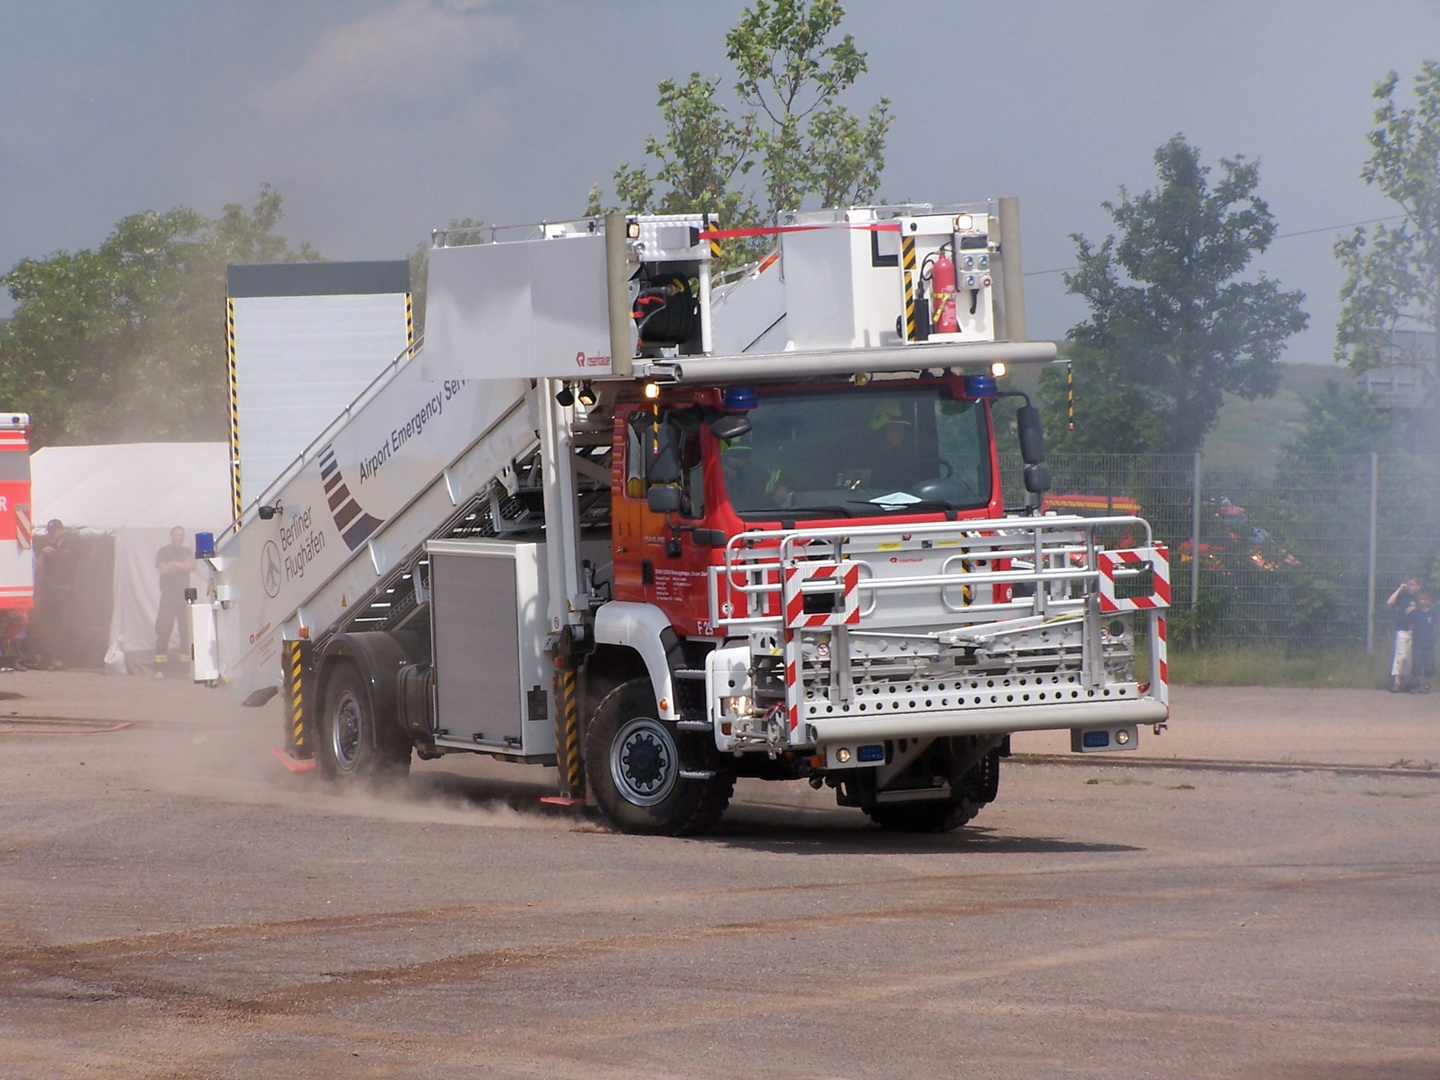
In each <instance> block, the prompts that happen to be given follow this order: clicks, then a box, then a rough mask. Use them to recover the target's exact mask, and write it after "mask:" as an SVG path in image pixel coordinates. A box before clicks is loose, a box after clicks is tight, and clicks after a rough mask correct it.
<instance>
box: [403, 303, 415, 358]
mask: <svg viewBox="0 0 1440 1080" xmlns="http://www.w3.org/2000/svg"><path fill="white" fill-rule="evenodd" d="M405 352H406V355H407V356H414V355H415V315H414V312H413V310H412V307H411V301H410V294H409V293H408V292H407V293H406V294H405Z"/></svg>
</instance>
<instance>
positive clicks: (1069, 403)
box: [1065, 360, 1075, 431]
mask: <svg viewBox="0 0 1440 1080" xmlns="http://www.w3.org/2000/svg"><path fill="white" fill-rule="evenodd" d="M1065 408H1066V411H1067V412H1068V413H1069V421H1070V428H1069V430H1071V431H1074V430H1075V362H1074V361H1073V360H1066V361H1065Z"/></svg>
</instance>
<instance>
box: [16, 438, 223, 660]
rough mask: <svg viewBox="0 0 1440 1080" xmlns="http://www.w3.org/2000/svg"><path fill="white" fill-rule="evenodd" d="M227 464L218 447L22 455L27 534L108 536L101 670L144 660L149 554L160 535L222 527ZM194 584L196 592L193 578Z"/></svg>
mask: <svg viewBox="0 0 1440 1080" xmlns="http://www.w3.org/2000/svg"><path fill="white" fill-rule="evenodd" d="M229 469H230V463H229V452H228V449H227V447H226V445H225V444H224V443H127V444H121V445H116V446H47V447H46V448H45V449H43V450H38V451H36V452H35V453H34V454H32V455H31V456H30V475H31V485H32V490H31V501H32V503H33V505H34V518H33V520H34V521H35V528H36V531H37V532H38V531H39V530H40V529H42V528H44V526H45V522H47V521H49V520H51V519H52V518H59V519H60V520H61V521H63V522H64V523H65V524H66V526H67V527H69V528H75V529H98V530H101V531H104V532H111V533H114V535H115V586H114V604H113V608H112V614H111V618H110V647H109V649H108V650H107V652H106V664H107V666H110V667H112V668H113V669H115V670H120V671H124V670H125V668H124V667H123V666H122V665H123V663H124V654H125V653H127V652H128V653H132V654H144V655H146V656H149V655H150V654H152V653H153V651H154V647H155V615H156V612H157V611H158V610H159V604H160V578H159V574H158V572H157V571H156V569H155V555H156V553H157V552H158V551H159V550H160V549H161V548H162V547H164V546H165V545H166V544H168V543H169V542H170V530H171V529H172V528H173V527H174V526H176V525H179V526H181V527H182V528H183V529H184V530H185V541H186V544H187V545H188V544H193V542H194V537H195V532H196V530H201V531H205V532H215V533H219V532H220V531H221V530H222V529H224V528H225V527H226V525H228V524H229V522H230V475H229ZM194 584H195V585H196V586H197V587H203V585H204V582H203V580H202V579H201V577H200V575H199V573H198V572H197V573H196V574H195V575H194Z"/></svg>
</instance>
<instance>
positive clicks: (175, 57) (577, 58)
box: [0, 0, 1440, 362]
mask: <svg viewBox="0 0 1440 1080" xmlns="http://www.w3.org/2000/svg"><path fill="white" fill-rule="evenodd" d="M742 7H743V3H741V2H732V0H706V2H704V3H702V2H699V0H669V2H667V3H659V2H650V0H588V2H586V0H488V2H484V0H481V2H474V0H344V2H340V0H305V2H304V3H292V2H281V0H246V2H245V3H226V4H221V3H215V2H199V0H169V2H162V0H155V2H150V3H138V2H131V3H124V2H117V0H93V2H81V0H44V2H22V0H6V2H4V3H3V4H0V267H9V266H11V265H13V264H14V263H15V262H17V261H18V260H19V259H21V258H23V257H25V256H40V255H45V254H48V253H50V252H52V251H55V250H58V249H75V248H81V247H90V246H93V245H95V244H97V243H99V242H100V241H101V240H102V239H103V238H104V236H105V234H106V233H107V232H108V231H109V229H110V228H111V226H113V225H114V223H115V222H116V221H117V220H118V219H119V218H121V217H122V216H124V215H125V214H128V213H132V212H135V211H138V210H142V209H152V208H153V209H165V208H169V207H171V206H175V205H188V206H192V207H194V208H196V209H197V210H200V211H202V212H204V213H207V214H215V213H217V212H218V211H219V209H220V207H221V205H222V204H224V203H226V202H235V201H241V202H247V203H248V202H251V201H253V198H254V196H255V193H256V191H257V189H258V187H259V185H260V183H261V182H262V181H268V182H270V183H272V184H274V185H275V186H276V187H277V188H278V189H279V190H280V192H281V193H282V194H283V195H284V197H285V208H286V217H285V221H284V224H283V227H282V231H283V232H284V233H285V234H286V235H287V236H288V237H290V239H291V240H292V241H298V240H309V241H310V242H311V243H313V244H314V245H315V246H316V247H317V248H318V249H319V250H320V251H321V252H323V253H324V254H325V255H327V256H329V257H331V258H338V259H373V258H393V257H400V256H402V255H404V254H405V253H406V252H407V251H408V250H409V249H411V248H412V247H413V246H414V244H415V243H416V242H417V241H418V240H419V239H420V238H422V237H425V236H427V235H428V232H429V230H430V229H431V228H432V227H435V226H443V225H444V224H445V223H447V222H448V221H449V220H450V219H451V218H454V217H465V216H470V217H477V218H483V219H484V220H485V221H487V222H525V221H535V220H539V219H541V218H550V219H555V218H562V217H566V216H571V215H576V214H578V213H579V212H580V210H581V209H582V208H583V206H584V203H585V197H586V193H587V191H588V189H589V187H590V185H591V183H593V182H594V181H596V180H608V178H609V175H610V173H611V172H612V171H613V170H614V168H615V166H616V165H618V164H619V163H620V162H622V161H626V160H629V161H632V162H635V161H639V160H640V158H641V157H642V154H643V146H644V139H645V136H646V135H647V134H648V133H651V132H655V131H656V130H657V129H658V126H659V113H658V110H657V109H656V107H655V84H656V82H657V81H658V80H660V79H662V78H666V77H675V78H678V79H683V78H684V77H686V76H687V75H688V74H689V73H690V72H691V71H695V70H698V71H701V72H704V73H706V74H709V75H724V76H726V84H727V86H728V85H729V82H730V81H731V80H730V72H729V69H728V65H727V62H726V60H725V56H724V34H725V31H726V30H727V29H728V28H729V27H730V26H731V25H732V24H733V23H734V21H735V19H736V17H737V15H738V13H739V11H740V9H741V8H742ZM849 7H850V14H849V17H848V18H847V20H846V28H847V29H849V30H850V31H851V32H852V33H854V35H855V37H856V39H857V41H858V43H859V45H860V47H861V48H863V49H865V50H867V51H868V52H869V55H870V73H869V74H868V75H867V76H865V77H864V78H863V79H862V80H861V82H860V84H859V85H858V87H857V88H856V90H855V91H854V96H853V98H852V103H853V104H854V105H855V106H857V107H859V108H861V109H863V108H865V107H868V105H869V104H870V103H871V102H873V101H874V100H875V99H877V98H879V97H880V96H882V95H884V96H888V97H889V98H891V99H892V101H893V103H894V104H893V111H894V114H895V117H896V120H895V124H894V127H893V129H892V133H891V136H890V140H889V147H888V152H887V167H886V170H885V183H884V194H885V196H886V197H888V198H893V199H900V198H907V199H916V200H925V201H932V202H955V201H968V200H977V199H984V198H987V197H991V196H999V195H1018V196H1019V197H1020V200H1021V207H1022V213H1023V224H1024V240H1025V252H1024V256H1025V266H1026V269H1027V271H1030V272H1036V271H1045V270H1052V269H1056V268H1061V267H1068V266H1070V265H1071V263H1072V262H1073V260H1074V245H1073V244H1072V243H1071V241H1070V240H1069V234H1070V233H1072V232H1077V231H1078V232H1082V233H1084V234H1086V235H1088V236H1091V237H1093V238H1097V239H1098V238H1099V237H1100V236H1102V235H1103V234H1104V231H1105V229H1106V227H1107V225H1108V220H1107V219H1106V217H1105V216H1104V213H1103V211H1102V210H1101V208H1100V203H1101V202H1102V201H1103V200H1105V199H1109V198H1112V197H1114V195H1115V194H1116V190H1117V188H1118V187H1119V186H1120V185H1121V184H1125V185H1127V186H1128V187H1129V188H1131V189H1132V190H1140V189H1143V188H1145V187H1148V186H1150V185H1151V184H1152V183H1153V182H1154V169H1153V164H1152V161H1151V156H1152V154H1153V152H1154V150H1155V148H1156V147H1157V146H1158V145H1160V144H1161V143H1162V142H1164V141H1165V140H1166V139H1168V138H1169V137H1170V136H1171V135H1173V134H1175V133H1176V132H1184V134H1185V135H1186V136H1187V137H1188V138H1189V139H1190V140H1191V141H1192V142H1194V143H1195V144H1196V145H1198V146H1199V147H1200V148H1201V149H1202V150H1203V152H1204V153H1205V155H1206V159H1207V160H1208V161H1211V162H1214V161H1215V160H1216V159H1217V158H1218V157H1220V156H1221V155H1225V156H1233V155H1235V154H1244V155H1246V156H1247V157H1259V158H1260V159H1261V162H1262V166H1261V194H1262V195H1263V196H1264V197H1265V198H1267V199H1268V200H1269V203H1270V207H1271V209H1272V211H1273V212H1274V213H1275V215H1276V217H1277V218H1278V221H1279V225H1280V231H1281V233H1282V234H1284V233H1293V232H1302V231H1307V230H1317V229H1318V230H1322V231H1320V232H1315V233H1310V234H1309V235H1304V236H1296V237H1292V238H1289V239H1280V240H1277V241H1276V243H1275V245H1274V246H1273V247H1272V249H1271V251H1270V253H1269V254H1268V255H1267V256H1266V257H1265V258H1264V261H1263V264H1262V265H1263V269H1264V270H1265V271H1266V272H1267V273H1269V274H1271V275H1272V276H1274V277H1277V278H1279V279H1280V281H1281V282H1282V283H1283V284H1285V285H1286V286H1287V287H1291V288H1301V289H1303V290H1304V291H1305V292H1306V294H1307V297H1308V298H1307V301H1306V309H1307V310H1308V311H1309V312H1310V314H1311V324H1312V329H1311V330H1310V331H1308V332H1307V333H1306V334H1304V335H1303V336H1302V337H1301V338H1298V339H1296V341H1295V342H1294V344H1293V345H1292V347H1291V349H1290V353H1289V355H1288V356H1287V359H1290V360H1296V361H1309V362H1328V360H1329V357H1330V349H1331V341H1332V338H1333V329H1334V321H1335V315H1336V310H1337V306H1338V304H1337V300H1336V291H1337V289H1338V287H1339V285H1340V281H1341V276H1340V273H1339V271H1338V269H1337V267H1336V265H1335V262H1334V260H1333V258H1332V257H1331V254H1330V247H1331V244H1332V242H1333V240H1334V232H1333V231H1323V230H1325V227H1327V226H1333V225H1337V224H1341V223H1345V222H1354V221H1359V220H1363V219H1367V218H1374V217H1377V216H1381V215H1385V214H1388V213H1391V212H1392V211H1391V210H1390V209H1389V207H1388V204H1387V203H1386V202H1385V201H1384V200H1383V199H1381V198H1380V196H1379V195H1378V194H1377V193H1376V192H1375V191H1373V190H1372V189H1368V188H1366V187H1365V185H1364V184H1363V183H1362V182H1361V181H1360V180H1359V178H1358V174H1359V169H1360V166H1361V163H1362V162H1363V161H1364V159H1365V157H1366V156H1367V146H1366V143H1365V133H1366V131H1367V130H1368V129H1369V127H1370V119H1371V113H1372V111H1373V109H1374V102H1373V101H1372V100H1371V99H1370V91H1371V88H1372V86H1373V83H1374V82H1375V80H1377V79H1379V78H1381V77H1382V76H1384V74H1385V73H1386V71H1388V70H1389V69H1391V68H1395V69H1397V70H1398V71H1399V72H1400V74H1401V76H1402V80H1405V81H1406V82H1408V80H1409V78H1410V77H1411V76H1412V75H1413V74H1414V73H1415V72H1416V70H1417V69H1418V67H1419V63H1420V61H1421V60H1422V59H1424V58H1426V57H1427V56H1428V57H1440V2H1437V0H1428V2H1424V0H1414V2H1409V3H1365V4H1356V3H1353V2H1352V3H1301V2H1290V3H1260V2H1248V3H1215V2H1206V3H1199V2H1192V3H1178V2H1176V3H1155V2H1151V3H1121V2H1114V3H1088V4H1086V3H1060V2H1052V3H1017V2H1009V3H996V4H984V5H982V4H975V3H959V2H923V0H913V2H898V0H890V2H886V3H879V2H873V0H852V2H851V3H850V5H849ZM1027 302H1028V307H1029V313H1030V331H1031V336H1032V337H1040V336H1052V337H1053V336H1060V335H1062V334H1063V333H1064V332H1065V330H1066V328H1067V327H1069V326H1070V325H1072V324H1073V323H1074V322H1076V321H1077V320H1079V319H1080V318H1081V317H1083V315H1084V309H1083V307H1082V306H1081V305H1079V304H1078V303H1077V302H1076V301H1075V300H1074V299H1073V298H1070V297H1067V296H1066V295H1065V294H1064V288H1063V285H1062V282H1061V279H1060V275H1059V274H1056V273H1050V274H1039V273H1036V274H1034V276H1031V277H1030V278H1029V279H1028V284H1027ZM9 309H10V308H9V304H8V298H6V300H5V301H4V303H3V306H0V312H5V311H8V310H9Z"/></svg>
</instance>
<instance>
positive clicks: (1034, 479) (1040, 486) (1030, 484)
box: [1025, 465, 1050, 495]
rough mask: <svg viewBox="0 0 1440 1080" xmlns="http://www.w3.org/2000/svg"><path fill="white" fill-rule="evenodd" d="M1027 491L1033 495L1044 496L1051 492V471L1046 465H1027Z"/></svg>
mask: <svg viewBox="0 0 1440 1080" xmlns="http://www.w3.org/2000/svg"><path fill="white" fill-rule="evenodd" d="M1025 490H1026V491H1028V492H1030V494H1032V495H1044V494H1045V492H1047V491H1049V490H1050V470H1049V469H1048V468H1046V467H1045V466H1044V465H1026V466H1025Z"/></svg>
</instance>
